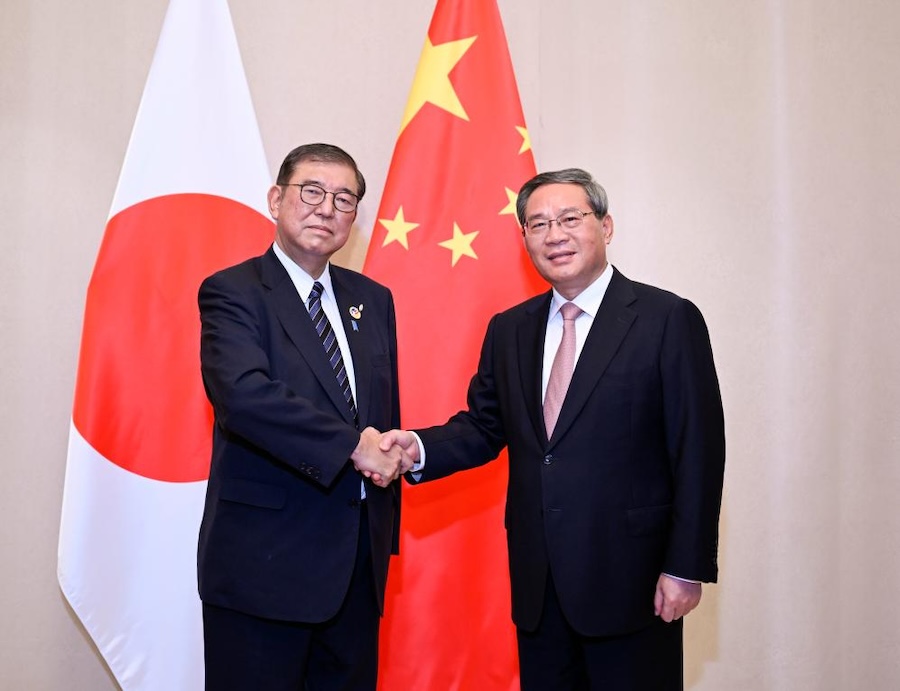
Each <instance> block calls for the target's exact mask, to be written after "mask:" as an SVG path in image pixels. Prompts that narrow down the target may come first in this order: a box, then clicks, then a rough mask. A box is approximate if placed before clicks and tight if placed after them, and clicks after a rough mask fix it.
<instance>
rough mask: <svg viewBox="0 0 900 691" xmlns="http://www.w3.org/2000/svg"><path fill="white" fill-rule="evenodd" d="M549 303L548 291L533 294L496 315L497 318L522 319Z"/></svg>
mask: <svg viewBox="0 0 900 691" xmlns="http://www.w3.org/2000/svg"><path fill="white" fill-rule="evenodd" d="M549 304H550V293H541V294H539V295H535V296H533V297H530V298H528V299H527V300H524V301H522V302H520V303H519V304H518V305H513V306H512V307H510V308H509V309H506V310H504V311H503V312H500V314H498V315H497V317H498V318H501V319H504V320H506V319H511V320H517V319H522V318H523V317H527V316H530V315H532V314H534V312H535V311H537V310H539V309H541V308H543V307H546V306H547V305H549Z"/></svg>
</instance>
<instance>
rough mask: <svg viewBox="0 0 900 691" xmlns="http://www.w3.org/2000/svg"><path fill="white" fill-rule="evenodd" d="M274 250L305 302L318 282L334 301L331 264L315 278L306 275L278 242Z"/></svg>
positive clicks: (273, 245)
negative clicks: (314, 284)
mask: <svg viewBox="0 0 900 691" xmlns="http://www.w3.org/2000/svg"><path fill="white" fill-rule="evenodd" d="M272 249H273V250H275V256H276V257H278V261H280V262H281V265H282V266H283V267H284V268H285V270H286V271H287V272H288V276H290V277H291V282H292V283H293V284H294V287H295V288H296V289H297V293H298V294H299V295H300V297H301V298H303V302H307V301H308V300H309V294H310V292H312V287H313V283H315V282H316V281H318V282H319V283H321V284H322V287H323V288H324V289H325V294H326V295H330V296H331V299H332V300H334V290H333V289H332V287H331V262H329V263H327V264H326V265H325V270H324V271H323V272H322V275H321V276H319V277H318V278H313V277H312V276H310V275H309V274H308V273H306V271H304V270H303V269H301V268H300V267H299V266H298V265H297V264H296V263H295V262H294V260H293V259H291V258H290V257H289V256H287V254H285V252H284V250H282V249H281V248H280V247H279V246H278V243H277V242H273V243H272Z"/></svg>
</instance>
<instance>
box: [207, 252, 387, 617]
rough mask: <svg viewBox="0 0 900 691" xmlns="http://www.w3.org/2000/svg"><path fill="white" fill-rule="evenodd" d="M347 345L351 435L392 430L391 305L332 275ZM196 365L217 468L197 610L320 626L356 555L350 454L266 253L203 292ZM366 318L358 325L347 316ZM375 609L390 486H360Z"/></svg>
mask: <svg viewBox="0 0 900 691" xmlns="http://www.w3.org/2000/svg"><path fill="white" fill-rule="evenodd" d="M330 270H331V277H332V284H333V288H334V293H335V295H334V297H335V298H336V301H337V303H338V305H339V308H340V313H341V317H342V318H343V323H344V331H345V332H346V334H347V339H348V340H349V342H350V351H351V352H352V354H353V365H354V370H355V379H356V403H357V408H358V411H359V425H360V428H363V427H365V426H368V425H372V426H374V427H376V428H378V429H388V428H391V427H395V426H398V425H399V424H400V412H399V396H398V385H397V338H396V330H395V318H394V304H393V299H392V297H391V294H390V292H389V291H388V290H387V289H386V288H385V287H383V286H381V285H379V284H377V283H375V282H374V281H372V280H370V279H368V278H366V277H364V276H362V275H360V274H358V273H356V272H353V271H348V270H346V269H342V268H340V267H337V266H331V268H330ZM199 304H200V317H201V323H202V332H201V345H200V356H201V364H202V372H203V382H204V385H205V387H206V392H207V395H208V397H209V400H210V401H211V403H212V406H213V410H214V414H215V424H214V428H213V450H212V465H211V468H210V477H209V487H208V490H207V495H206V505H205V509H204V514H203V522H202V525H201V528H200V542H199V552H198V576H199V585H200V596H201V598H202V599H203V601H204V602H206V603H210V604H214V605H217V606H221V607H227V608H231V609H235V610H239V611H242V612H246V613H248V614H252V615H255V616H260V617H267V618H273V619H281V620H288V621H301V622H311V623H313V622H321V621H325V620H327V619H329V618H331V617H332V616H334V615H335V614H336V613H337V611H338V609H339V607H340V605H341V603H342V602H343V599H344V596H345V594H346V592H347V588H348V585H349V582H350V576H351V574H352V572H353V565H354V561H355V559H356V552H357V536H358V535H359V525H360V508H359V507H360V501H359V500H360V480H361V477H362V476H361V475H360V474H359V473H357V472H356V471H355V470H354V468H353V465H352V462H350V461H349V460H348V459H349V457H350V454H351V453H352V452H353V450H354V449H355V448H356V445H357V443H358V442H359V432H358V431H357V429H356V427H355V426H354V422H353V420H352V417H351V415H350V411H349V409H348V406H347V404H346V402H345V401H344V399H343V396H342V394H341V391H340V388H339V386H338V384H337V380H336V379H335V376H334V372H333V371H332V369H331V366H330V365H329V363H328V361H327V359H326V356H325V350H324V348H323V347H322V342H321V340H320V339H319V336H318V335H317V334H316V331H315V328H314V327H313V324H312V321H311V320H310V318H309V313H308V311H307V309H306V306H305V305H304V303H303V300H302V299H301V298H300V296H299V295H298V294H297V290H296V288H295V287H294V284H293V283H292V281H291V279H290V277H289V276H288V273H287V271H286V270H285V268H284V267H283V266H282V265H281V263H280V262H279V261H278V258H277V257H276V256H275V253H274V251H273V250H272V249H271V248H270V249H269V251H268V252H266V254H264V255H263V256H261V257H257V258H254V259H250V260H249V261H246V262H244V263H242V264H239V265H237V266H234V267H231V268H229V269H225V270H224V271H221V272H219V273H216V274H214V275H213V276H210V277H209V278H207V279H206V280H205V281H204V282H203V285H202V286H201V288H200V294H199ZM351 306H356V307H360V306H362V307H361V316H360V317H359V318H357V319H356V320H355V321H356V326H355V327H354V325H353V323H352V321H351V317H350V313H349V308H350V307H351ZM366 492H367V504H368V513H369V523H370V536H369V538H370V540H371V545H372V558H373V566H374V579H375V584H376V590H377V596H378V599H379V605H380V606H381V605H383V595H384V587H385V582H386V579H387V570H388V561H389V558H390V554H391V553H392V552H396V550H397V545H398V540H399V537H398V528H399V519H400V505H399V499H400V497H399V483H393V484H392V485H391V487H389V488H387V489H381V488H379V487H376V486H374V485H373V484H371V483H370V482H368V481H367V482H366Z"/></svg>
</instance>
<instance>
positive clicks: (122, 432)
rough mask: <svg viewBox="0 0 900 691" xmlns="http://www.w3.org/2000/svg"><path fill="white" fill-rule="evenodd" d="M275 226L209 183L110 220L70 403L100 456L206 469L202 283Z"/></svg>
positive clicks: (146, 467) (141, 465)
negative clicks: (211, 191)
mask: <svg viewBox="0 0 900 691" xmlns="http://www.w3.org/2000/svg"><path fill="white" fill-rule="evenodd" d="M272 238H273V225H272V222H271V221H270V220H269V219H267V218H265V217H264V216H262V215H260V214H259V213H258V212H257V211H254V210H253V209H250V208H249V207H247V206H244V205H243V204H240V203H238V202H235V201H233V200H231V199H225V198H223V197H215V196H212V195H204V194H178V195H169V196H165V197H157V198H154V199H149V200H147V201H144V202H141V203H140V204H135V205H134V206H132V207H129V208H127V209H125V210H124V211H122V212H121V213H118V214H116V216H114V217H113V218H111V219H110V220H109V222H108V223H107V226H106V233H105V234H104V237H103V243H102V245H101V247H100V252H99V254H98V257H97V263H96V266H95V267H94V274H93V276H92V277H91V282H90V286H89V287H88V294H87V305H86V307H85V317H84V332H83V335H82V342H81V360H80V362H79V366H78V381H77V385H76V389H75V405H74V411H73V420H74V423H75V426H76V427H77V428H78V430H79V432H80V433H81V435H82V436H83V437H84V438H85V439H86V440H87V441H88V443H89V444H90V445H91V446H92V447H93V448H94V449H96V450H97V451H98V452H99V453H100V454H102V455H103V456H104V457H105V458H107V459H108V460H110V461H112V462H113V463H115V464H116V465H119V466H121V467H122V468H124V469H125V470H128V471H130V472H133V473H136V474H138V475H142V476H144V477H148V478H152V479H156V480H163V481H168V482H192V481H197V480H205V479H206V478H208V477H209V462H210V447H211V434H212V410H211V408H210V406H209V403H208V401H207V399H206V395H205V393H204V391H203V383H202V380H201V376H200V317H199V312H198V309H197V290H198V288H199V287H200V283H201V281H202V280H203V279H204V278H205V277H206V276H208V275H209V274H211V273H213V272H215V271H217V270H219V269H222V268H224V267H226V266H230V265H232V264H236V263H237V262H239V261H242V260H244V259H246V258H248V257H251V256H254V255H259V254H262V253H263V252H264V251H265V250H266V248H267V247H268V246H269V245H270V244H271V242H272Z"/></svg>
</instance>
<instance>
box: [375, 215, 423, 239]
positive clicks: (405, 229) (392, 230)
mask: <svg viewBox="0 0 900 691" xmlns="http://www.w3.org/2000/svg"><path fill="white" fill-rule="evenodd" d="M378 222H379V223H380V224H381V225H383V226H384V227H385V228H386V229H387V235H385V236H384V242H383V243H381V246H382V247H385V246H387V245H388V244H390V243H392V242H394V241H395V240H396V241H397V242H399V243H400V244H401V245H403V247H404V248H405V249H409V240H407V238H406V236H407V235H408V234H409V232H410V231H411V230H414V229H416V228H418V227H419V224H418V223H410V222H409V221H407V220H406V219H405V218H403V207H402V206H401V207H400V208H399V209H398V210H397V215H396V216H395V217H394V218H393V219H390V218H379V219H378Z"/></svg>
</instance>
